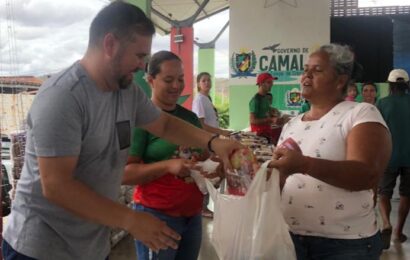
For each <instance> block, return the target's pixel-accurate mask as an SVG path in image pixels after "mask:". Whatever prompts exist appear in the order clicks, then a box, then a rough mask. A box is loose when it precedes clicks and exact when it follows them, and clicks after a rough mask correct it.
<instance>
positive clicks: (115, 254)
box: [110, 200, 410, 260]
mask: <svg viewBox="0 0 410 260" xmlns="http://www.w3.org/2000/svg"><path fill="white" fill-rule="evenodd" d="M392 206H393V210H392V223H393V225H394V223H395V221H396V218H397V213H396V212H397V206H398V201H397V200H393V201H392ZM203 220H204V221H203V240H202V247H201V251H200V254H199V258H198V259H199V260H218V257H217V256H216V253H215V250H214V248H213V246H212V244H211V243H210V234H211V232H212V220H209V219H205V218H204V219H203ZM405 233H406V234H407V235H410V223H407V225H406V227H405ZM130 259H136V255H135V249H134V241H133V239H132V238H131V237H130V236H128V237H126V238H125V239H123V240H122V241H121V242H119V243H118V245H117V246H116V247H115V248H113V250H112V252H111V254H110V260H130ZM380 259H381V260H405V259H410V241H406V242H405V243H403V244H395V243H392V244H391V247H390V249H389V250H386V251H384V252H383V255H382V257H381V258H380Z"/></svg>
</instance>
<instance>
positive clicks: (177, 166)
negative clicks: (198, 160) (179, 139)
mask: <svg viewBox="0 0 410 260" xmlns="http://www.w3.org/2000/svg"><path fill="white" fill-rule="evenodd" d="M167 168H168V172H169V173H171V174H173V175H175V176H178V177H181V178H184V177H188V176H190V175H191V173H190V168H191V163H190V161H188V160H186V159H171V160H168V161H167Z"/></svg>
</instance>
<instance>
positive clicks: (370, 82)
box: [362, 81, 377, 93]
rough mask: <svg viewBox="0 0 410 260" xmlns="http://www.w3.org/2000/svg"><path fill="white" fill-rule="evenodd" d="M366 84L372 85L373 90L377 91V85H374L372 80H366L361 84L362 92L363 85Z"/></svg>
mask: <svg viewBox="0 0 410 260" xmlns="http://www.w3.org/2000/svg"><path fill="white" fill-rule="evenodd" d="M368 85H370V86H373V88H374V90H375V91H376V93H377V86H376V84H375V83H374V82H372V81H368V82H365V83H363V84H362V92H363V89H364V86H368Z"/></svg>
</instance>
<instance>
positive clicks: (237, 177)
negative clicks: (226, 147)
mask: <svg viewBox="0 0 410 260" xmlns="http://www.w3.org/2000/svg"><path fill="white" fill-rule="evenodd" d="M230 162H231V165H232V168H233V170H228V171H227V173H226V182H227V191H228V193H229V194H232V195H239V196H243V195H245V194H246V191H247V190H248V188H249V186H250V184H251V182H252V179H253V178H254V177H255V173H256V172H257V171H258V169H259V163H258V162H257V160H256V158H255V156H254V154H253V153H252V151H251V150H250V149H249V148H242V149H238V150H235V151H234V152H233V153H232V155H231V156H230Z"/></svg>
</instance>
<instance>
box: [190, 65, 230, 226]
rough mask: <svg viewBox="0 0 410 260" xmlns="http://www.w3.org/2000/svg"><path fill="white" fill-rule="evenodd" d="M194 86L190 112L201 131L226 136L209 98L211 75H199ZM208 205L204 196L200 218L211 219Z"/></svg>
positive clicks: (206, 197)
mask: <svg viewBox="0 0 410 260" xmlns="http://www.w3.org/2000/svg"><path fill="white" fill-rule="evenodd" d="M196 84H197V88H198V93H197V95H196V96H195V98H194V101H193V103H192V111H193V112H194V113H195V114H196V115H197V116H198V118H199V121H200V122H201V125H202V129H204V130H206V131H208V132H210V133H214V134H219V135H223V136H228V135H229V134H230V133H231V131H228V130H225V129H221V128H219V122H218V111H217V110H216V108H215V106H214V105H213V104H212V99H211V97H210V96H209V92H210V91H211V87H212V82H211V74H209V73H208V72H201V73H199V74H198V76H197V77H196ZM208 204H209V194H206V195H205V196H204V203H203V208H202V216H204V217H207V218H213V212H212V211H211V210H210V209H209V208H208Z"/></svg>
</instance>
